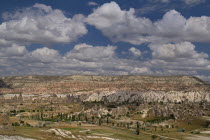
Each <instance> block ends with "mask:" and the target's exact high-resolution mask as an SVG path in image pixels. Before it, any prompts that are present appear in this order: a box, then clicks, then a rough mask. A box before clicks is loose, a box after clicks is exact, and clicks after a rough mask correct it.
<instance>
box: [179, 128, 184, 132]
mask: <svg viewBox="0 0 210 140" xmlns="http://www.w3.org/2000/svg"><path fill="white" fill-rule="evenodd" d="M177 132H185V130H184V129H183V128H180V129H178V130H177Z"/></svg>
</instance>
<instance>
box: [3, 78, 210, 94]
mask: <svg viewBox="0 0 210 140" xmlns="http://www.w3.org/2000/svg"><path fill="white" fill-rule="evenodd" d="M0 80H1V83H2V84H0V85H1V90H0V92H2V93H9V92H11V93H14V92H22V93H26V94H30V93H37V94H45V93H47V94H48V93H55V94H57V93H58V94H65V93H66V94H68V93H74V92H81V91H84V92H85V91H86V92H90V91H107V90H108V91H113V90H114V91H116V90H123V91H124V90H125V91H131V90H132V91H208V90H209V83H208V82H206V81H203V80H201V79H199V78H197V77H193V76H144V75H128V76H92V75H91V76H87V75H70V76H39V75H29V76H11V77H1V78H0ZM9 87H10V88H9Z"/></svg>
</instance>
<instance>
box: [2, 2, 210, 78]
mask: <svg viewBox="0 0 210 140" xmlns="http://www.w3.org/2000/svg"><path fill="white" fill-rule="evenodd" d="M0 13H1V17H0V76H12V75H31V74H38V75H71V74H85V75H135V74H138V75H194V76H198V77H200V78H202V79H205V80H209V79H210V72H209V70H210V60H209V55H210V49H209V45H210V43H209V42H210V2H209V1H207V0H132V1H131V0H130V1H129V0H115V1H114V0H113V1H111V0H94V1H88V0H2V1H1V4H0Z"/></svg>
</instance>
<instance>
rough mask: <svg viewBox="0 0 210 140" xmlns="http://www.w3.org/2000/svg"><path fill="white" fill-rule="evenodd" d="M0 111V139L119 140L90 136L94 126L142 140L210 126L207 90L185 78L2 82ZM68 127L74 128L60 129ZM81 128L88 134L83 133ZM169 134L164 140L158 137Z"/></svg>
mask: <svg viewBox="0 0 210 140" xmlns="http://www.w3.org/2000/svg"><path fill="white" fill-rule="evenodd" d="M0 106H1V107H0V139H1V138H3V139H19V138H20V139H21V138H22V137H19V136H18V135H19V134H25V131H26V132H27V133H28V135H27V136H34V131H36V133H38V134H39V138H40V137H45V138H46V139H48V138H50V139H52V138H53V139H110V140H111V139H115V138H116V139H118V138H119V135H117V137H115V136H114V135H113V137H109V135H108V136H106V135H104V134H103V135H98V136H97V135H95V134H96V133H98V132H95V131H94V130H95V128H96V126H98V129H102V130H103V131H104V129H107V127H106V126H108V127H109V128H110V127H111V129H117V130H118V128H123V129H126V131H132V133H131V132H129V133H126V135H123V137H125V136H127V135H132V137H133V134H137V135H138V133H137V132H139V131H140V130H139V129H140V128H141V131H144V132H145V134H144V135H143V136H144V138H143V139H148V135H149V137H151V136H153V134H158V135H157V136H158V137H162V138H169V137H174V138H177V134H176V135H173V134H175V133H176V132H178V131H184V130H185V129H187V131H188V133H193V134H194V133H198V130H199V131H201V132H202V131H203V129H205V131H207V130H208V129H206V128H208V127H210V122H209V120H208V119H209V116H210V85H209V83H208V82H205V81H203V80H201V79H198V78H196V77H190V76H134V75H133V76H82V75H73V76H36V75H34V76H13V77H2V78H0ZM71 123H73V124H74V125H76V126H74V127H78V128H79V129H78V128H77V130H73V129H70V130H71V131H69V130H68V129H67V130H64V129H63V128H71ZM63 124H65V125H64V126H63ZM81 125H82V126H83V125H86V126H93V128H92V129H93V130H91V131H90V130H89V127H88V128H85V130H84V131H85V133H83V130H80V129H81ZM61 126H62V127H61ZM46 128H48V129H46ZM49 128H50V129H49ZM163 128H164V130H165V129H166V130H167V132H164V131H163ZM14 129H16V131H13V130H14ZM19 129H20V130H19ZM156 129H157V130H156ZM5 130H7V131H8V133H5V132H7V131H5ZM86 130H88V131H87V132H86ZM80 131H81V132H80ZM123 131H124V130H123ZM134 131H135V132H134ZM156 131H157V133H156ZM168 131H171V135H168V136H169V137H167V135H166V136H162V135H159V134H160V132H161V134H162V133H164V134H168V133H169V132H168ZM208 131H209V130H208ZM119 133H121V130H120V132H119ZM10 134H14V137H11V136H10ZM122 134H124V132H122V133H121V135H122ZM16 135H17V136H16ZM150 135H151V136H150ZM202 135H204V136H205V135H208V134H202ZM21 136H22V135H21ZM186 136H187V137H190V136H191V135H185V137H186ZM202 137H203V136H202ZM31 138H34V137H31ZM121 138H122V137H121ZM179 139H182V136H181V137H180V138H179Z"/></svg>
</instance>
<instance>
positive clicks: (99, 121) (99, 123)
mask: <svg viewBox="0 0 210 140" xmlns="http://www.w3.org/2000/svg"><path fill="white" fill-rule="evenodd" d="M101 124H102V120H101V118H99V119H98V125H99V126H101Z"/></svg>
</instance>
